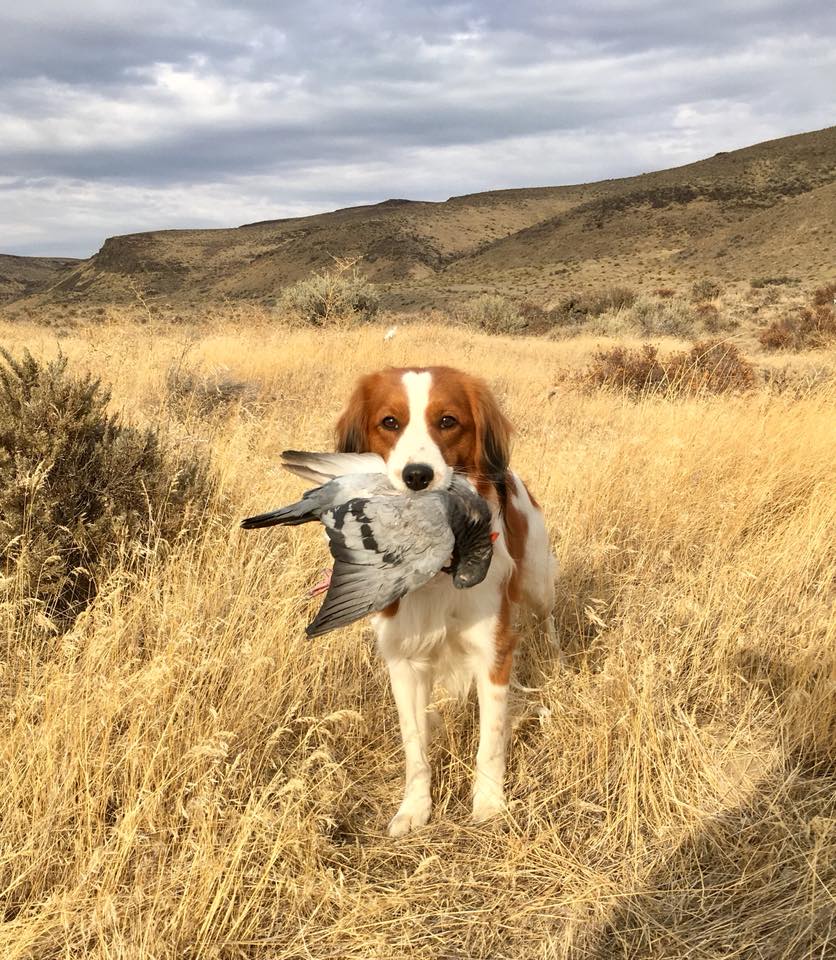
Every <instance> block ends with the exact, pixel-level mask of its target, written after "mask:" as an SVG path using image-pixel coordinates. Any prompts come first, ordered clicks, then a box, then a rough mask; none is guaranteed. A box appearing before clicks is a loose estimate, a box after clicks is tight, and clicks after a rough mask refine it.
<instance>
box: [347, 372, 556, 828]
mask: <svg viewBox="0 0 836 960" xmlns="http://www.w3.org/2000/svg"><path fill="white" fill-rule="evenodd" d="M511 432H512V430H511V424H510V423H509V421H508V419H507V418H506V417H505V415H504V414H503V413H502V411H501V410H500V408H499V405H498V403H497V401H496V399H495V397H494V396H493V394H492V393H491V391H490V389H489V387H488V386H487V384H486V383H485V382H484V381H483V380H481V379H478V378H477V377H473V376H470V375H469V374H467V373H464V372H462V371H460V370H456V369H453V368H451V367H442V366H437V367H412V368H400V369H395V368H389V369H386V370H382V371H379V372H377V373H371V374H368V375H367V376H364V377H362V378H361V379H360V380H359V381H358V383H357V384H356V386H355V389H354V392H353V393H352V395H351V397H350V399H349V401H348V404H347V406H346V407H345V409H344V410H343V412H342V415H341V416H340V418H339V421H338V424H337V437H336V441H337V444H336V445H337V449H338V451H340V452H342V453H369V452H372V453H377V454H379V455H380V456H381V457H383V459H384V460H385V461H386V469H387V472H388V476H389V480H390V481H391V483H392V485H393V486H394V487H396V488H398V489H401V490H426V489H443V488H446V487H447V486H448V484H449V483H450V480H451V478H452V476H453V474H454V473H457V474H460V475H463V476H465V477H467V479H468V480H469V481H470V482H471V483H472V485H473V486H474V487H475V488H476V490H477V491H478V492H479V493H480V494H481V495H482V496H483V497H484V498H485V499H486V500H487V501H488V504H489V506H490V508H491V513H492V525H493V532H494V533H495V534H497V535H498V536H497V537H496V540H495V543H494V552H493V559H492V561H491V566H490V569H489V571H488V575H487V577H486V578H485V579H484V581H483V582H482V583H480V584H479V585H478V586H475V587H472V588H471V589H468V590H456V589H454V587H453V584H452V581H451V578H450V577H449V576H448V575H446V574H445V573H440V574H439V575H437V576H436V577H434V578H433V579H432V580H431V581H430V582H429V583H428V584H426V585H425V586H423V587H421V588H420V589H418V590H415V591H414V592H412V593H409V594H408V595H407V596H405V597H403V598H402V599H401V600H399V601H397V602H395V603H393V604H392V605H391V606H389V607H387V608H386V609H385V610H384V611H383V612H382V613H380V614H379V615H377V616H376V617H375V619H374V621H373V625H374V629H375V632H376V634H377V645H378V649H379V651H380V654H381V656H382V657H383V659H384V660H385V662H386V665H387V667H388V669H389V676H390V680H391V686H392V693H393V695H394V698H395V703H396V704H397V709H398V718H399V721H400V730H401V737H402V739H403V749H404V755H405V763H406V776H405V788H404V795H403V800H402V802H401V804H400V807H399V808H398V810H397V813H396V814H395V816H394V817H393V818H392V820H391V822H390V824H389V835H390V836H392V837H400V836H403V835H405V834H407V833H409V832H410V831H412V830H415V829H416V828H418V827H421V826H423V825H424V824H426V823H427V821H428V820H429V818H430V813H431V806H432V804H431V799H430V785H431V775H430V765H429V762H428V746H429V717H428V707H429V703H430V695H431V692H432V687H433V683H434V681H435V680H437V679H438V680H441V681H442V682H443V683H444V685H445V686H446V687H447V688H448V689H450V690H458V691H460V692H462V691H466V690H467V689H468V688H469V687H470V685H471V683H472V682H474V681H475V684H476V690H477V694H478V699H479V748H478V751H477V754H476V773H475V778H474V783H473V819H474V820H475V821H477V822H481V821H485V820H488V819H490V818H492V817H494V816H496V815H498V814H500V813H501V812H502V811H503V809H504V808H505V788H504V779H505V755H506V746H507V710H508V706H507V705H508V684H509V680H510V676H511V668H512V663H513V654H514V647H515V645H516V642H517V636H516V633H515V632H514V627H513V615H514V611H515V608H516V607H517V606H518V605H519V604H526V605H527V606H529V607H530V608H531V609H532V610H533V611H534V612H535V614H537V615H538V616H539V617H540V618H541V619H542V621H543V622H544V624H545V628H546V630H547V632H548V634H549V636H550V638H551V639H552V641H554V639H555V635H554V620H553V616H552V613H553V608H554V579H555V572H556V563H555V558H554V556H553V553H552V550H551V546H550V543H549V538H548V533H547V531H546V524H545V520H544V518H543V514H542V511H541V510H540V508H539V505H538V504H537V501H536V500H535V499H534V497H533V496H532V495H531V493H530V492H529V490H528V488H527V487H526V486H525V484H524V483H523V481H522V480H520V478H519V477H518V476H516V474H514V473H513V472H512V471H511V470H510V469H509V455H510V438H511Z"/></svg>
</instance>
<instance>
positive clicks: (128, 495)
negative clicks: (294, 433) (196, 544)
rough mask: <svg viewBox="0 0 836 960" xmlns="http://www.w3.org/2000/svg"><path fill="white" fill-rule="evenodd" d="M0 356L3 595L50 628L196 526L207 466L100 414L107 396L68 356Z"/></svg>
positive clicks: (192, 455) (206, 482) (105, 410)
mask: <svg viewBox="0 0 836 960" xmlns="http://www.w3.org/2000/svg"><path fill="white" fill-rule="evenodd" d="M0 355H2V358H3V360H2V363H0V563H2V571H3V574H4V581H3V588H4V592H5V594H6V596H14V597H16V598H17V599H18V600H19V601H20V602H22V603H23V604H24V605H25V607H26V610H27V611H28V612H29V614H31V615H34V614H36V613H37V614H38V615H39V622H40V623H52V624H54V625H55V629H59V628H60V627H61V626H62V625H65V624H66V623H67V622H69V621H71V620H72V618H73V617H74V616H75V614H77V613H78V611H79V610H80V609H82V608H83V607H84V606H86V604H87V603H89V601H90V600H91V599H92V597H93V596H94V595H95V592H96V589H97V587H98V585H99V584H100V582H101V580H102V578H103V577H105V576H106V575H107V573H108V572H109V571H110V570H112V569H113V568H114V566H115V565H116V564H117V562H118V563H119V564H121V565H123V566H125V567H130V566H131V563H132V560H134V559H136V558H138V557H139V556H141V555H142V553H143V551H145V550H147V549H149V548H151V547H158V546H159V545H160V544H161V543H165V542H170V541H172V540H174V539H175V538H176V537H177V536H178V535H180V534H181V533H182V532H183V531H184V530H186V529H187V528H188V527H189V525H190V524H192V523H194V522H195V513H194V511H193V510H192V507H196V512H197V514H199V512H200V510H201V509H202V507H203V506H204V503H205V500H206V497H207V495H208V491H209V485H210V484H209V473H208V468H207V465H206V463H205V462H204V460H203V458H202V457H200V456H198V455H197V454H196V453H194V452H191V453H189V454H188V455H185V454H184V453H182V452H179V451H176V450H174V449H172V448H169V447H168V446H167V445H166V444H165V443H164V442H163V441H162V439H161V437H160V435H159V434H158V432H157V431H156V430H154V429H153V428H151V427H147V428H145V429H139V428H137V427H134V426H132V425H130V424H125V423H123V422H122V421H121V420H120V418H119V417H117V416H116V415H114V414H112V413H110V412H108V403H109V400H110V394H109V392H108V390H107V389H105V388H104V387H103V386H102V384H101V382H100V381H99V380H97V379H94V378H92V377H91V376H90V375H89V374H80V375H77V374H74V373H72V372H71V371H70V370H69V369H68V364H67V359H66V357H64V356H60V355H59V356H58V357H57V358H55V359H53V360H50V361H48V362H43V361H39V360H37V359H36V358H35V357H33V356H32V354H30V353H29V352H28V351H24V352H23V354H22V356H20V357H19V358H15V357H14V356H12V354H11V353H9V352H8V351H7V350H4V349H2V348H0Z"/></svg>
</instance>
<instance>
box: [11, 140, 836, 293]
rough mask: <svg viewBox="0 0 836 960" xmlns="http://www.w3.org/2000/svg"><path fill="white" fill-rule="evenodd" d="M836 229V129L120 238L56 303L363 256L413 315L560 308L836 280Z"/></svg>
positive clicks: (205, 284) (254, 285) (291, 276)
mask: <svg viewBox="0 0 836 960" xmlns="http://www.w3.org/2000/svg"><path fill="white" fill-rule="evenodd" d="M834 224H836V127H831V128H828V129H825V130H820V131H816V132H813V133H806V134H801V135H798V136H793V137H785V138H783V139H780V140H773V141H769V142H766V143H761V144H757V145H755V146H752V147H747V148H745V149H743V150H736V151H734V152H731V153H720V154H717V155H716V156H714V157H711V158H709V159H707V160H702V161H699V162H698V163H692V164H689V165H687V166H684V167H677V168H674V169H671V170H662V171H659V172H656V173H647V174H641V175H640V176H636V177H629V178H625V179H620V180H606V181H602V182H600V183H589V184H580V185H576V186H565V187H543V188H538V189H522V190H503V191H496V192H490V193H480V194H473V195H470V196H463V197H453V198H451V199H449V200H447V201H445V202H443V203H426V202H413V201H409V200H387V201H385V202H383V203H379V204H375V205H372V206H363V207H351V208H348V209H344V210H336V211H334V212H332V213H325V214H319V215H317V216H310V217H301V218H294V219H287V220H264V221H261V222H258V223H251V224H246V225H244V226H241V227H237V228H234V229H223V230H166V231H157V232H153V233H140V234H131V235H127V236H120V237H112V238H110V239H109V240H107V241H106V242H105V243H104V246H103V247H102V248H101V250H100V251H99V252H98V253H97V254H95V256H93V257H91V258H90V259H89V260H87V261H84V262H82V263H80V264H77V265H76V266H75V267H74V268H73V269H70V270H67V271H66V272H65V273H64V275H63V276H62V277H61V279H60V280H59V281H58V282H57V283H56V284H55V285H54V286H53V287H52V290H51V291H50V293H49V294H48V296H49V298H50V299H56V298H58V299H67V300H75V299H81V298H83V299H93V300H98V301H113V300H116V301H119V300H130V299H134V298H136V297H137V295H141V296H142V297H144V298H161V299H164V300H166V301H171V302H195V303H198V302H205V301H207V300H213V299H220V298H246V299H256V300H266V301H268V302H269V301H270V300H271V299H272V298H275V297H276V295H277V294H278V293H279V292H280V291H281V289H282V287H283V286H285V285H286V284H288V283H290V282H293V281H295V280H298V279H300V278H302V277H305V276H307V275H308V274H310V273H311V272H312V271H316V270H323V269H327V268H329V267H330V266H332V265H333V262H334V258H335V257H361V258H362V261H361V268H362V269H363V271H364V272H366V273H367V274H368V275H369V277H370V278H371V279H373V280H374V281H375V282H377V283H378V284H380V285H381V289H382V291H383V294H384V302H385V303H386V304H387V305H388V306H392V307H398V308H407V309H410V308H420V307H424V306H429V305H436V304H437V305H444V304H447V303H449V302H450V301H451V300H457V299H462V298H465V297H468V296H472V295H473V294H475V293H479V292H483V291H500V292H504V293H507V294H508V295H511V296H515V297H520V298H529V299H533V300H537V301H541V302H547V301H548V300H550V299H552V298H556V297H559V296H562V295H563V294H565V293H566V292H567V291H569V290H573V289H576V288H579V287H582V286H589V285H595V284H599V285H600V284H602V283H627V284H631V285H634V286H638V287H645V286H647V287H651V288H652V287H657V286H675V285H677V284H680V283H685V282H689V281H691V280H693V279H694V278H696V277H701V276H711V277H714V278H716V279H718V280H722V281H726V282H735V281H741V282H743V281H749V280H751V279H752V278H755V277H763V276H786V277H790V278H792V279H797V280H799V281H802V282H806V281H814V282H820V281H824V280H828V279H833V278H834V276H836V226H834ZM17 259H21V258H17ZM25 292H27V291H22V293H25Z"/></svg>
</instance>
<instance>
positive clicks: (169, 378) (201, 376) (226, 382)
mask: <svg viewBox="0 0 836 960" xmlns="http://www.w3.org/2000/svg"><path fill="white" fill-rule="evenodd" d="M166 389H167V391H168V397H169V402H170V403H171V406H172V407H173V408H174V410H175V411H176V412H177V413H178V414H179V415H180V416H188V415H189V414H192V415H196V416H199V417H209V416H212V415H213V414H219V413H225V412H228V411H229V409H230V408H231V407H232V406H233V405H234V404H236V403H247V402H251V401H254V400H255V399H256V398H257V397H258V393H259V390H258V387H257V386H256V385H255V384H253V383H250V382H249V381H247V380H236V379H235V378H234V377H232V376H230V375H229V374H228V373H226V372H224V371H223V370H214V371H212V372H211V373H202V372H201V371H199V370H195V369H194V368H192V367H189V366H186V365H185V364H184V363H183V362H182V361H180V362H178V363H175V364H172V366H171V367H169V369H168V371H167V373H166Z"/></svg>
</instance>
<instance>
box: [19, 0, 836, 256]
mask: <svg viewBox="0 0 836 960" xmlns="http://www.w3.org/2000/svg"><path fill="white" fill-rule="evenodd" d="M834 27H836V10H834V8H833V5H832V4H830V3H826V2H825V0H819V2H812V0H802V2H799V3H794V4H789V3H776V2H758V0H746V2H739V3H737V4H735V5H734V6H733V8H732V9H730V8H729V7H728V5H727V4H721V3H719V2H718V0H711V2H710V3H708V4H703V5H700V6H699V7H697V6H696V5H685V4H678V5H673V4H670V3H668V2H665V3H662V2H657V0H645V2H643V3H639V4H636V3H632V4H627V3H618V2H616V3H607V4H603V3H591V4H590V3H581V2H569V3H562V4H560V5H559V6H558V5H555V4H553V3H551V2H529V3H517V4H513V5H512V4H508V3H507V2H503V3H499V2H482V3H470V2H464V3H440V2H430V3H427V2H424V3H418V2H406V3H400V4H392V3H384V2H380V0H367V2H361V3H358V2H347V3H344V4H342V5H336V4H333V3H331V2H329V3H325V2H322V0H314V2H285V3H282V4H275V3H273V2H271V0H264V2H258V0H255V2H250V3H226V2H222V0H191V2H186V3H179V4H171V3H169V2H162V0H146V2H144V3H143V4H142V5H137V4H129V3H127V2H124V0H88V2H87V3H85V4H84V5H83V6H82V5H80V4H72V3H71V4H67V3H61V2H59V0H34V2H33V3H32V4H30V5H28V6H27V7H26V9H25V10H21V11H18V12H15V13H12V12H10V11H5V12H3V13H0V93H2V96H0V231H2V237H3V241H2V243H3V250H4V251H9V252H18V253H53V254H60V253H66V254H75V255H87V254H89V253H90V252H92V251H93V250H95V249H96V248H97V247H98V246H99V245H100V243H101V241H102V240H103V238H104V237H105V236H107V235H110V234H114V233H124V232H130V231H134V230H142V229H152V228H154V227H160V228H162V227H174V226H222V225H231V224H234V223H238V222H247V221H252V220H260V219H267V218H270V217H280V216H288V215H295V214H301V213H308V212H314V211H316V210H323V209H329V208H331V207H333V206H340V205H346V204H349V203H365V202H373V201H375V200H380V199H385V198H386V197H389V196H411V197H415V198H421V199H444V198H445V197H447V196H449V195H454V194H457V193H464V192H472V191H476V190H483V189H491V188H499V187H512V186H523V185H530V184H537V185H543V184H556V183H566V182H573V181H578V180H594V179H599V178H603V177H608V176H622V175H629V174H631V173H635V172H638V171H640V170H649V169H655V168H660V167H665V166H671V165H675V164H678V163H685V162H688V161H689V160H693V159H698V158H699V157H702V156H707V155H710V154H711V153H714V152H716V151H717V150H720V149H733V148H735V147H739V146H744V145H746V144H747V143H752V142H756V141H758V140H762V139H767V138H769V137H775V136H782V135H785V134H788V133H793V132H800V131H803V130H807V129H814V128H816V127H822V126H826V125H828V124H829V123H832V122H833V116H832V103H833V99H834V98H833V93H834V81H833V77H834V76H836V45H834V43H833V40H832V38H833V36H834V33H836V31H834Z"/></svg>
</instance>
